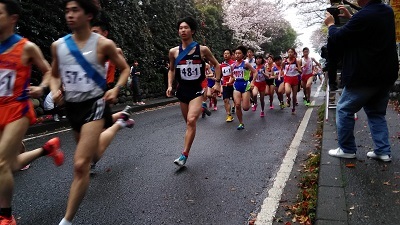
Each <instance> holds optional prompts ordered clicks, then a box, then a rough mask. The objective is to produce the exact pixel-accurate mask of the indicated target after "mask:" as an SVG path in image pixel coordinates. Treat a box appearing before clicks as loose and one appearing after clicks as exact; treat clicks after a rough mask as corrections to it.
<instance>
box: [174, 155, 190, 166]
mask: <svg viewBox="0 0 400 225" xmlns="http://www.w3.org/2000/svg"><path fill="white" fill-rule="evenodd" d="M186 160H187V157H186V156H184V155H183V154H181V156H179V158H177V159H175V161H174V163H175V164H176V165H178V166H184V165H185V164H186Z"/></svg>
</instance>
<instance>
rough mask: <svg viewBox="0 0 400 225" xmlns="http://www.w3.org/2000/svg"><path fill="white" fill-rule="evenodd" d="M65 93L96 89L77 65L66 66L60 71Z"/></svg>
mask: <svg viewBox="0 0 400 225" xmlns="http://www.w3.org/2000/svg"><path fill="white" fill-rule="evenodd" d="M61 75H62V80H63V84H64V86H65V91H76V92H89V91H91V90H93V89H95V88H96V87H97V85H96V83H95V82H94V81H93V80H92V79H90V78H89V77H88V76H87V74H86V72H85V71H84V70H83V69H82V67H81V66H79V65H66V66H63V67H62V69H61Z"/></svg>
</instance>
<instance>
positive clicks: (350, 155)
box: [328, 147, 356, 159]
mask: <svg viewBox="0 0 400 225" xmlns="http://www.w3.org/2000/svg"><path fill="white" fill-rule="evenodd" d="M328 154H329V155H330V156H333V157H338V158H346V159H354V158H356V154H355V153H345V152H344V151H343V150H342V149H341V148H340V147H338V148H336V149H332V150H329V152H328Z"/></svg>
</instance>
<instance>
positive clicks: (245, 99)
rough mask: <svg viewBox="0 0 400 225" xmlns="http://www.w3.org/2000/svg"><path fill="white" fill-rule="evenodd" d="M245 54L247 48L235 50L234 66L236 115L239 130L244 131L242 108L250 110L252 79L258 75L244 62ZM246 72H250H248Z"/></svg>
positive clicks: (242, 47)
mask: <svg viewBox="0 0 400 225" xmlns="http://www.w3.org/2000/svg"><path fill="white" fill-rule="evenodd" d="M245 52H246V47H244V46H239V47H237V48H236V50H235V56H236V62H235V63H234V64H233V65H232V71H233V72H232V77H233V78H234V79H235V83H233V87H234V89H235V90H234V91H233V100H234V102H235V107H236V115H237V117H238V120H239V126H238V127H237V129H238V130H243V129H244V124H243V112H242V108H243V110H244V111H248V110H249V109H250V97H251V93H250V89H251V88H252V86H251V85H252V83H250V79H251V77H252V76H253V75H256V74H257V71H256V70H255V69H254V67H253V66H252V65H251V64H250V63H248V62H245V61H244V57H245ZM246 70H248V71H250V72H248V71H247V72H246Z"/></svg>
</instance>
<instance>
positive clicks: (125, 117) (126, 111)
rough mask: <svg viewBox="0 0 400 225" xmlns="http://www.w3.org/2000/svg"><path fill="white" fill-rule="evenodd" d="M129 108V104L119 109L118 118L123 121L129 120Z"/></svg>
mask: <svg viewBox="0 0 400 225" xmlns="http://www.w3.org/2000/svg"><path fill="white" fill-rule="evenodd" d="M130 110H131V107H130V106H129V105H127V106H125V108H124V109H123V110H122V111H121V116H120V119H123V120H124V121H127V120H129V118H130V117H131V113H130Z"/></svg>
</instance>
